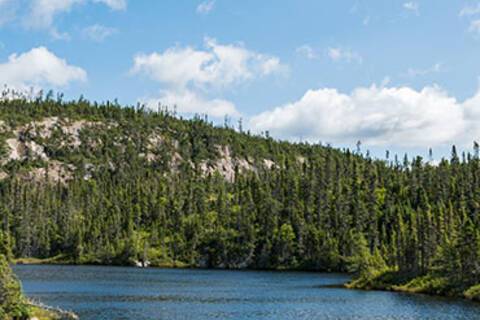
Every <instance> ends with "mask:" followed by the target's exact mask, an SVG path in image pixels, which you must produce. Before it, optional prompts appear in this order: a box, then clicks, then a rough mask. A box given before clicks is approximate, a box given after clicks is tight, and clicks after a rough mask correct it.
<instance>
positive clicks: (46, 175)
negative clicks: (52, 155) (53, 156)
mask: <svg viewBox="0 0 480 320" xmlns="http://www.w3.org/2000/svg"><path fill="white" fill-rule="evenodd" d="M74 171H75V166H73V165H71V164H69V165H67V164H64V163H62V162H60V161H56V160H52V161H49V162H48V163H47V166H46V167H42V168H35V169H32V170H31V171H30V172H28V173H27V174H24V175H23V176H22V178H23V179H24V180H29V181H36V182H43V181H47V182H53V183H57V182H60V183H62V184H66V183H67V182H68V181H69V180H71V179H72V178H73V172H74Z"/></svg>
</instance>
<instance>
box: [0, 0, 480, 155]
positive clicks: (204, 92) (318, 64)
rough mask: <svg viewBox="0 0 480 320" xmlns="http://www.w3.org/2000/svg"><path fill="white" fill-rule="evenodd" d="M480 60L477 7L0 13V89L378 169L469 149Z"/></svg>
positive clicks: (126, 7) (352, 3)
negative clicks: (248, 133) (316, 146)
mask: <svg viewBox="0 0 480 320" xmlns="http://www.w3.org/2000/svg"><path fill="white" fill-rule="evenodd" d="M479 56H480V1H467V0H466V1H462V0H460V1H447V0H441V1H439V0H418V1H396V0H391V1H384V0H368V1H367V0H364V1H360V0H341V1H314V0H295V1H293V0H281V1H279V0H275V1H274V0H262V1H258V0H256V1H254V0H243V1H234V0H216V1H212V0H208V1H202V0H197V1H194V0H182V1H178V0H177V1H174V0H162V1H146V0H135V1H134V0H0V81H1V82H2V83H5V84H7V85H8V86H10V87H13V88H18V89H22V88H23V89H24V88H26V87H29V86H34V87H35V88H45V89H49V88H51V89H54V90H56V91H61V92H64V93H65V94H66V96H67V98H76V97H78V96H79V95H81V94H83V95H84V96H85V97H87V98H89V99H92V100H98V101H103V100H107V99H110V100H111V99H114V98H118V100H119V101H120V102H121V103H124V104H133V103H136V102H137V101H141V102H144V103H147V104H148V105H149V106H152V107H153V108H155V106H156V105H157V104H158V103H159V102H161V103H163V104H170V105H171V104H177V107H178V109H179V111H180V112H184V113H186V114H191V113H196V112H198V113H207V114H209V115H210V117H211V118H212V119H222V118H223V115H224V114H225V113H228V114H230V115H231V116H232V117H233V118H239V117H242V118H243V119H244V122H245V124H246V126H247V127H248V128H250V129H251V130H253V131H256V132H260V131H265V130H269V131H270V132H271V134H272V135H273V136H275V137H279V138H284V139H290V140H293V141H298V140H309V141H312V142H317V141H323V142H331V143H333V144H334V145H337V146H353V145H354V144H355V142H356V141H357V140H359V139H360V140H362V141H363V145H364V146H365V148H369V149H371V150H373V152H374V154H376V155H379V156H380V155H382V154H383V152H384V150H385V149H387V148H388V149H391V150H393V152H398V153H402V152H405V151H408V152H410V153H420V154H426V152H427V150H428V147H433V148H434V150H438V152H436V155H437V157H438V156H441V155H444V154H447V153H448V150H449V148H450V145H451V144H454V143H455V144H457V145H459V146H460V147H461V148H465V149H468V148H469V147H470V145H471V143H472V141H473V140H480V130H479V129H477V127H480V126H479V125H478V123H479V122H478V121H480V94H479V90H478V88H479V76H480V59H478V57H479ZM2 74H3V75H2ZM218 121H221V120H218Z"/></svg>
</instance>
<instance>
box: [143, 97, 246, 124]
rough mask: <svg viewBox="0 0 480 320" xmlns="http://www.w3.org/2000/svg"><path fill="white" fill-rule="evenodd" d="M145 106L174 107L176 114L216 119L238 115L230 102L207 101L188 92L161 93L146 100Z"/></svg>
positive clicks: (220, 100) (219, 100)
mask: <svg viewBox="0 0 480 320" xmlns="http://www.w3.org/2000/svg"><path fill="white" fill-rule="evenodd" d="M145 104H146V105H147V106H148V107H150V108H152V109H154V110H155V109H156V108H157V107H158V106H159V105H161V106H168V107H169V108H173V107H174V106H175V107H176V110H177V111H178V112H180V113H183V114H190V115H192V114H208V115H210V116H212V117H216V118H221V117H223V116H225V115H229V116H238V115H240V113H239V112H238V111H237V109H236V108H235V105H234V104H233V103H232V102H230V101H227V100H224V99H211V100H209V99H207V98H205V97H203V96H201V95H199V94H198V93H195V92H193V91H190V90H179V91H175V90H167V91H162V92H161V94H160V96H159V97H158V98H153V99H147V100H146V101H145Z"/></svg>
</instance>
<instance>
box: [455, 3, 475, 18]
mask: <svg viewBox="0 0 480 320" xmlns="http://www.w3.org/2000/svg"><path fill="white" fill-rule="evenodd" d="M476 14H480V3H478V4H477V5H476V6H466V7H463V8H462V10H461V11H460V13H459V14H458V15H459V16H460V17H465V16H473V15H476Z"/></svg>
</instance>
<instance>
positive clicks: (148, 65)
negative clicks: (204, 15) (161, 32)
mask: <svg viewBox="0 0 480 320" xmlns="http://www.w3.org/2000/svg"><path fill="white" fill-rule="evenodd" d="M285 69H286V66H284V65H283V64H282V63H281V62H280V59H279V58H277V57H274V56H270V55H266V54H262V53H257V52H254V51H251V50H248V49H247V48H245V47H244V46H243V45H242V44H227V45H225V44H219V43H218V42H217V41H216V40H215V39H210V38H206V39H205V43H204V49H203V50H198V49H195V48H192V47H181V46H175V47H172V48H168V49H166V50H165V51H163V52H153V53H150V54H144V53H141V54H138V55H136V56H135V57H134V61H133V67H132V68H131V73H132V74H139V75H144V76H146V77H148V78H150V79H152V80H154V81H157V82H159V83H161V84H163V85H165V86H166V87H167V88H168V89H167V90H164V91H162V93H161V96H160V97H158V98H154V99H150V100H153V101H154V103H153V105H156V104H157V102H158V101H161V102H162V103H163V104H167V105H174V104H176V105H178V110H179V111H181V112H185V113H207V114H210V115H212V116H215V117H221V116H223V115H225V114H228V115H231V116H236V115H239V112H238V111H237V110H236V108H235V106H234V104H233V103H231V102H229V101H227V100H224V99H215V98H210V97H211V94H212V92H213V93H218V92H220V91H224V90H227V89H230V88H231V87H232V86H234V85H240V84H243V83H245V82H248V81H252V80H255V79H258V78H262V77H266V76H269V75H272V74H276V73H279V72H283V71H284V70H285ZM147 100H148V99H147ZM149 105H152V103H149Z"/></svg>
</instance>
